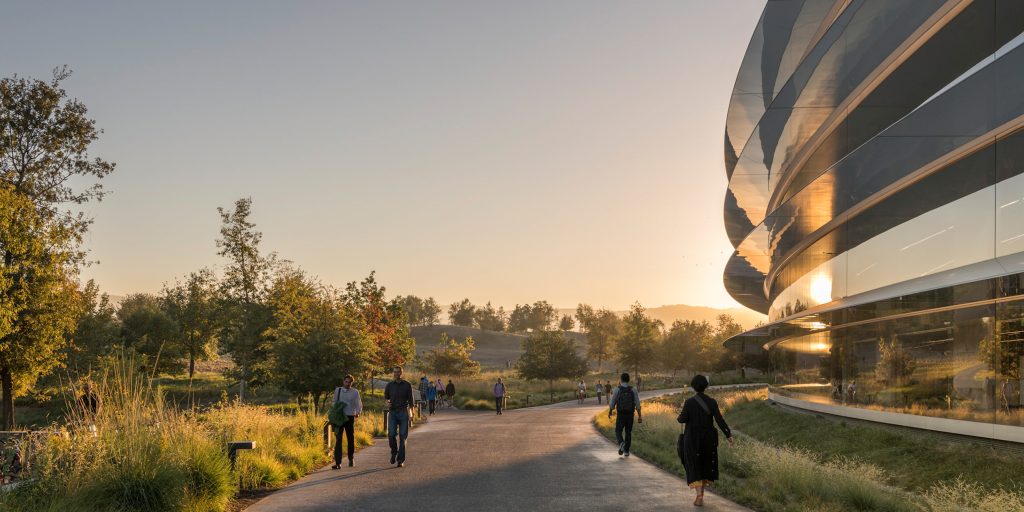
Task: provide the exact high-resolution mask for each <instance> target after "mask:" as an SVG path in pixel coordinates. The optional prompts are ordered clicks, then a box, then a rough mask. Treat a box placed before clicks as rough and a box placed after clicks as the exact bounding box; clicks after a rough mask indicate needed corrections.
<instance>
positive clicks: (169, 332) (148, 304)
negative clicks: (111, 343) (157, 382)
mask: <svg viewBox="0 0 1024 512" xmlns="http://www.w3.org/2000/svg"><path fill="white" fill-rule="evenodd" d="M160 302H161V301H160V299H159V298H158V297H156V296H155V295H150V294H148V293H136V294H132V295H129V296H127V297H125V298H124V300H123V301H121V307H120V308H118V310H117V318H118V319H119V320H120V321H121V339H122V340H124V347H125V348H126V349H128V350H131V351H134V352H135V353H136V354H140V355H142V356H143V362H144V364H145V366H146V367H147V368H149V369H153V370H155V371H157V372H160V373H179V372H181V371H182V370H183V369H184V368H185V364H184V362H183V360H184V354H183V352H182V350H181V345H180V344H179V343H178V341H179V338H178V324H177V323H175V322H174V319H173V318H171V316H170V315H169V314H167V311H166V310H164V309H163V307H162V306H163V305H162V304H161V303H160Z"/></svg>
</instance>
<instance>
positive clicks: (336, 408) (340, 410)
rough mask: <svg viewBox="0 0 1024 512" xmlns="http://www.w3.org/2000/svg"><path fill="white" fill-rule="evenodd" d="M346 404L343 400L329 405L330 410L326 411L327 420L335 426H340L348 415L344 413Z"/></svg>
mask: <svg viewBox="0 0 1024 512" xmlns="http://www.w3.org/2000/svg"><path fill="white" fill-rule="evenodd" d="M347 405H348V404H346V403H345V402H338V403H336V404H334V405H332V406H331V410H330V411H329V412H328V413H327V421H328V422H330V423H331V425H334V426H335V427H340V426H342V425H344V424H345V423H347V422H348V415H346V414H345V407H346V406H347Z"/></svg>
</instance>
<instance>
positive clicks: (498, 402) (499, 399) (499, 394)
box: [494, 377, 508, 414]
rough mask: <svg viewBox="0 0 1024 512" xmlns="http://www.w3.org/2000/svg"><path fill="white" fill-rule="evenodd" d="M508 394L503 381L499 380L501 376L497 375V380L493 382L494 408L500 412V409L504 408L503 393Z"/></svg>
mask: <svg viewBox="0 0 1024 512" xmlns="http://www.w3.org/2000/svg"><path fill="white" fill-rule="evenodd" d="M507 394H508V390H507V389H505V383H504V382H502V381H501V377H498V382H495V383H494V409H495V410H496V411H498V414H501V410H502V409H503V408H504V405H505V404H504V402H505V395H507Z"/></svg>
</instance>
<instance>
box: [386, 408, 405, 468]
mask: <svg viewBox="0 0 1024 512" xmlns="http://www.w3.org/2000/svg"><path fill="white" fill-rule="evenodd" d="M408 437H409V409H406V408H402V409H397V410H394V411H391V412H390V413H388V445H389V446H390V447H391V453H392V454H396V455H398V462H405V440H406V439H408Z"/></svg>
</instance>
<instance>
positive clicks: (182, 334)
mask: <svg viewBox="0 0 1024 512" xmlns="http://www.w3.org/2000/svg"><path fill="white" fill-rule="evenodd" d="M161 302H162V303H163V307H164V309H165V310H166V311H167V314H168V315H169V316H170V318H171V320H173V321H174V323H175V325H176V326H177V328H178V332H177V333H176V336H177V338H178V345H179V346H180V347H181V350H182V351H183V352H184V355H185V356H186V357H188V378H189V379H192V377H193V376H194V375H195V370H196V360H200V361H206V360H209V359H210V358H211V357H213V356H215V355H216V353H217V331H218V326H217V320H218V319H217V316H216V314H215V312H216V305H217V281H216V279H215V278H214V276H213V272H211V271H210V270H209V269H202V270H200V271H198V272H193V273H191V274H189V276H188V279H186V280H185V282H184V283H175V284H174V286H173V287H170V288H167V287H164V290H163V293H162V296H161Z"/></svg>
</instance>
